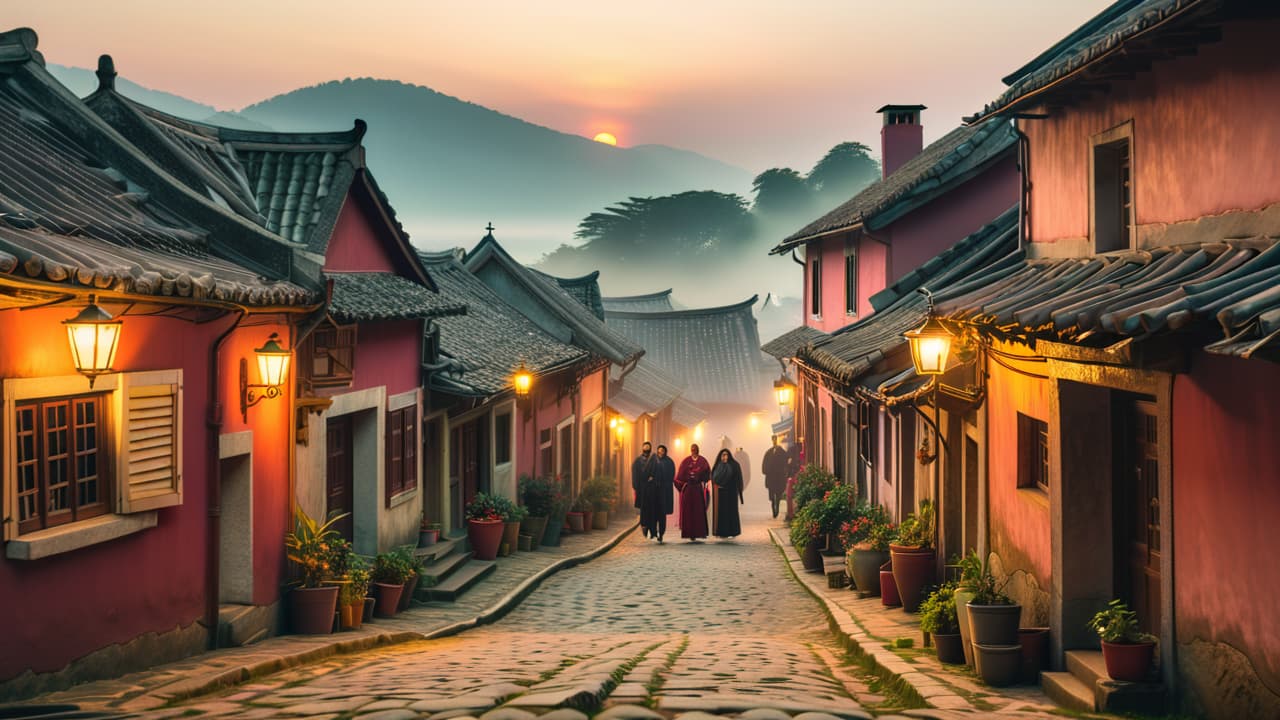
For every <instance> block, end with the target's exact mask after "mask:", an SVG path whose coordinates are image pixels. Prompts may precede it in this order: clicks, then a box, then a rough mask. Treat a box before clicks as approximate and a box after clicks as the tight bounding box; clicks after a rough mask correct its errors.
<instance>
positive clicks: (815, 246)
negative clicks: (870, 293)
mask: <svg viewBox="0 0 1280 720" xmlns="http://www.w3.org/2000/svg"><path fill="white" fill-rule="evenodd" d="M848 237H849V236H848V235H847V234H842V235H834V236H831V237H828V238H824V239H822V240H819V241H817V242H814V243H811V244H809V245H808V246H806V247H805V267H804V321H805V324H806V325H809V326H810V327H815V328H818V329H819V330H822V331H823V332H832V331H835V330H839V329H840V328H842V327H844V326H845V325H848V324H849V323H850V322H851V321H852V320H853V318H851V317H849V316H847V315H845V311H844V300H845V298H844V292H845V289H844V247H845V243H846V241H847V238H848ZM814 257H820V258H821V259H822V262H821V269H822V277H821V290H822V307H821V308H819V309H820V310H821V311H822V314H821V315H820V316H818V315H815V314H814V307H813V302H812V301H813V293H812V292H811V291H810V289H809V288H810V287H811V285H810V283H811V282H812V281H813V278H812V277H811V275H812V272H813V265H812V262H813V258H814Z"/></svg>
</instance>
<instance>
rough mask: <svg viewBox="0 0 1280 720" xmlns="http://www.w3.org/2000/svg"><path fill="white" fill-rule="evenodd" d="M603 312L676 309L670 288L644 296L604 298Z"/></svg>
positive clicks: (665, 310) (667, 310) (666, 310)
mask: <svg viewBox="0 0 1280 720" xmlns="http://www.w3.org/2000/svg"><path fill="white" fill-rule="evenodd" d="M603 302H604V309H605V310H616V311H624V312H625V311H631V312H669V311H671V310H676V309H678V308H677V307H676V306H675V305H674V304H673V303H672V301H671V288H667V289H666V290H662V291H661V292H656V293H648V294H646V295H623V296H616V297H606V298H604V300H603Z"/></svg>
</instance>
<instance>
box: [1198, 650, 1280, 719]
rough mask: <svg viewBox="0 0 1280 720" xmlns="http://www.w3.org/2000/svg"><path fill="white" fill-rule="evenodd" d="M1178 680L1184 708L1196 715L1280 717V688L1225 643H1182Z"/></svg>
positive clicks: (1243, 655) (1244, 656)
mask: <svg viewBox="0 0 1280 720" xmlns="http://www.w3.org/2000/svg"><path fill="white" fill-rule="evenodd" d="M1178 682H1179V683H1180V686H1179V687H1180V689H1181V693H1180V695H1181V704H1182V706H1183V709H1184V710H1185V711H1187V712H1191V713H1194V714H1195V715H1196V716H1203V717H1208V718H1223V719H1226V718H1233V719H1234V718H1276V717H1280V688H1275V687H1269V686H1268V685H1267V684H1266V683H1265V682H1264V681H1263V679H1262V678H1260V677H1259V676H1258V673H1257V671H1256V670H1255V669H1254V667H1253V663H1252V662H1250V661H1249V658H1248V656H1246V655H1245V654H1244V653H1242V652H1240V651H1239V650H1237V649H1236V648H1234V647H1232V646H1230V645H1227V644H1226V643H1217V642H1205V641H1203V640H1193V641H1191V642H1188V643H1179V644H1178Z"/></svg>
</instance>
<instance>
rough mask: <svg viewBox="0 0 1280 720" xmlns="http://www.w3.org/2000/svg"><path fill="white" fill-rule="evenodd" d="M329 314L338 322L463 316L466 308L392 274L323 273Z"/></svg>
mask: <svg viewBox="0 0 1280 720" xmlns="http://www.w3.org/2000/svg"><path fill="white" fill-rule="evenodd" d="M325 277H326V278H328V279H329V280H331V281H332V282H333V292H332V294H331V295H330V296H329V314H330V315H332V316H333V318H334V319H335V320H337V321H338V322H341V323H350V322H365V321H371V320H411V319H415V318H429V317H443V316H446V315H463V314H465V313H466V310H467V308H466V306H465V305H463V304H462V303H460V302H456V301H451V299H450V298H447V297H445V296H444V295H442V294H441V293H438V292H434V291H432V290H431V289H430V288H427V287H424V286H423V285H420V284H418V283H416V282H414V281H412V280H409V279H408V278H404V277H401V276H399V275H396V274H395V273H386V272H369V273H335V272H330V273H325Z"/></svg>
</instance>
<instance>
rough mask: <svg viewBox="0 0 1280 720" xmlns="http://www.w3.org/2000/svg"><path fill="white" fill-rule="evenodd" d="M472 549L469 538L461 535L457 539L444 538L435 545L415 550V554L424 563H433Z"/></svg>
mask: <svg viewBox="0 0 1280 720" xmlns="http://www.w3.org/2000/svg"><path fill="white" fill-rule="evenodd" d="M470 549H471V548H470V547H469V546H468V544H467V536H466V535H461V536H459V537H455V538H444V537H442V538H440V539H439V540H438V541H437V542H436V544H435V545H428V546H427V547H420V548H414V550H413V554H414V556H416V557H417V558H418V559H419V560H421V561H422V562H424V563H433V562H435V561H436V560H440V559H441V558H444V557H446V556H448V555H451V554H453V553H455V552H468V551H469V550H470Z"/></svg>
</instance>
